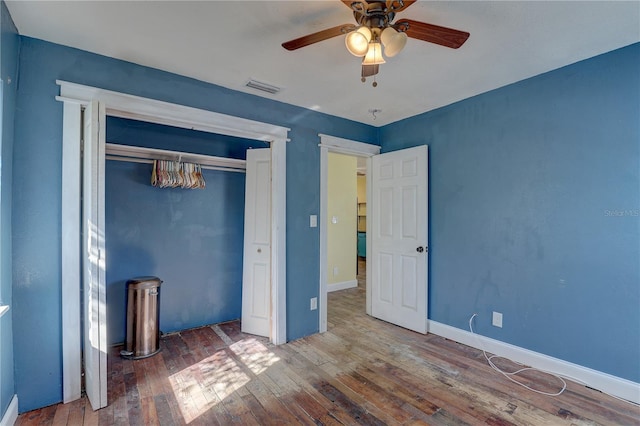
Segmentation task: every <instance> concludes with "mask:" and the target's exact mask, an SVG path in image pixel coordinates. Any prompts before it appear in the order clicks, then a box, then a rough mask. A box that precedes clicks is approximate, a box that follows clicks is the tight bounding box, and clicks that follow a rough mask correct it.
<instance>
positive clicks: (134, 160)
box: [104, 155, 246, 173]
mask: <svg viewBox="0 0 640 426" xmlns="http://www.w3.org/2000/svg"><path fill="white" fill-rule="evenodd" d="M104 158H105V159H106V160H111V161H124V162H127V163H141V164H153V160H148V159H146V158H134V157H119V156H117V155H105V157H104ZM200 167H201V168H203V169H206V170H221V171H223V172H237V173H246V170H244V169H234V168H231V167H217V166H203V165H202V164H201V165H200Z"/></svg>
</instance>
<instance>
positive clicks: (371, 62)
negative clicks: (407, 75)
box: [282, 0, 469, 87]
mask: <svg viewBox="0 0 640 426" xmlns="http://www.w3.org/2000/svg"><path fill="white" fill-rule="evenodd" d="M341 1H342V3H344V4H345V5H346V6H347V7H349V8H350V9H352V10H353V16H354V18H355V20H356V22H357V25H354V24H344V25H338V26H337V27H333V28H328V29H326V30H322V31H318V32H316V33H313V34H308V35H306V36H303V37H299V38H296V39H294V40H290V41H287V42H285V43H282V47H284V48H285V49H287V50H296V49H300V48H301V47H305V46H309V45H310V44H314V43H318V42H320V41H323V40H327V39H330V38H333V37H337V36H339V35H344V34H346V35H347V37H346V38H345V44H346V45H347V50H349V52H350V53H351V54H353V55H355V56H360V57H363V60H362V73H361V76H362V81H363V82H364V81H366V78H367V77H370V76H375V75H376V74H377V73H378V71H379V65H380V64H383V63H385V60H384V57H385V56H386V57H388V58H389V57H392V56H395V55H396V54H398V53H399V52H400V51H401V50H402V48H403V47H404V45H405V43H406V42H407V37H411V38H416V39H418V40H424V41H427V42H430V43H435V44H439V45H441V46H445V47H450V48H452V49H457V48H459V47H460V46H462V45H463V44H464V42H465V41H467V39H468V38H469V33H468V32H465V31H459V30H454V29H452V28H446V27H441V26H439V25H433V24H427V23H425V22H419V21H413V20H411V19H400V20H398V21H397V22H395V23H394V22H393V20H394V18H395V16H396V13H397V12H402V11H403V10H405V9H406V8H408V7H409V6H411V5H412V4H413V3H415V2H416V0H386V1H372V0H341ZM383 53H384V55H383ZM373 86H374V87H376V86H377V83H376V82H375V81H374V82H373Z"/></svg>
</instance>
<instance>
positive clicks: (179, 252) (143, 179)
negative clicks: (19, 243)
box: [105, 117, 267, 343]
mask: <svg viewBox="0 0 640 426" xmlns="http://www.w3.org/2000/svg"><path fill="white" fill-rule="evenodd" d="M107 141H109V142H116V143H122V144H127V145H137V146H147V147H152V148H161V149H171V150H174V151H182V152H192V153H200V154H208V155H218V156H225V157H235V158H245V157H246V154H245V153H246V149H248V148H249V147H262V148H264V147H266V146H267V144H265V143H263V142H258V141H245V140H240V139H238V138H227V137H222V136H221V135H212V134H210V133H203V132H196V131H192V130H185V129H178V128H175V127H168V126H159V125H153V124H149V123H143V122H139V121H131V120H123V119H116V118H112V117H109V118H108V120H107ZM242 149H244V150H242ZM151 169H152V166H151V165H150V164H139V163H123V162H119V161H107V168H106V188H105V190H106V191H105V192H106V211H105V216H106V229H105V235H106V244H107V247H106V249H107V318H108V321H109V324H108V327H107V338H108V341H109V343H120V342H123V341H124V339H125V327H126V324H125V311H126V280H128V279H131V278H133V277H136V276H143V275H154V276H157V277H160V278H161V279H162V280H163V283H162V285H161V298H160V329H161V330H162V331H163V332H172V331H178V330H184V329H186V328H192V327H196V326H201V325H206V324H215V323H219V322H224V321H229V320H233V319H237V318H240V314H241V305H242V303H241V302H242V250H243V228H244V185H245V176H244V174H242V173H234V172H222V171H214V170H203V175H204V178H205V180H206V188H205V189H204V190H190V189H181V188H164V189H160V188H154V187H153V186H151V184H150V177H151Z"/></svg>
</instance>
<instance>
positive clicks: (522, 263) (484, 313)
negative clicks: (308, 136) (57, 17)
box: [381, 44, 640, 382]
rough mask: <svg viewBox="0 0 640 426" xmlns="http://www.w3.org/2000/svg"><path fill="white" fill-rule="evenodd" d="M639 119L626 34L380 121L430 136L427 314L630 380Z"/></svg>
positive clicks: (389, 129)
mask: <svg viewBox="0 0 640 426" xmlns="http://www.w3.org/2000/svg"><path fill="white" fill-rule="evenodd" d="M639 117H640V44H635V45H632V46H630V47H627V48H624V49H620V50H617V51H614V52H611V53H608V54H605V55H602V56H599V57H596V58H593V59H589V60H586V61H583V62H580V63H577V64H574V65H571V66H567V67H565V68H562V69H559V70H556V71H553V72H550V73H547V74H543V75H540V76H537V77H534V78H531V79H528V80H525V81H522V82H519V83H516V84H513V85H510V86H507V87H504V88H501V89H498V90H494V91H492V92H489V93H485V94H483V95H480V96H476V97H474V98H471V99H467V100H464V101H462V102H459V103H456V104H453V105H450V106H447V107H445V108H442V109H439V110H436V111H432V112H429V113H426V114H422V115H420V116H416V117H413V118H409V119H406V120H403V121H400V122H397V123H394V124H391V125H388V126H386V127H384V128H383V129H381V141H382V148H383V151H392V150H396V149H400V148H405V147H410V146H415V145H421V144H428V145H429V150H430V153H429V157H430V165H429V167H430V168H429V177H430V193H429V196H430V198H429V205H430V215H429V216H430V217H429V229H430V244H429V246H430V248H431V250H429V252H430V268H429V270H430V277H429V278H430V280H429V284H430V299H429V300H430V304H429V305H430V306H429V311H430V314H429V317H430V318H431V319H432V320H435V321H438V322H441V323H445V324H448V325H451V326H454V327H458V328H461V329H465V330H466V329H468V325H467V321H468V319H469V317H470V316H471V315H472V314H473V313H474V312H477V313H478V314H479V316H478V317H477V323H476V325H477V331H478V332H479V333H481V334H483V335H487V336H490V337H493V338H495V339H498V340H501V341H504V342H508V343H511V344H514V345H517V346H521V347H524V348H528V349H531V350H534V351H537V352H541V353H544V354H547V355H551V356H554V357H557V358H560V359H563V360H567V361H570V362H574V363H576V364H580V365H583V366H587V367H590V368H593V369H596V370H599V371H603V372H607V373H610V374H613V375H615V376H619V377H623V378H626V379H629V380H633V381H635V382H639V381H640V217H639V216H640V119H639ZM494 310H495V311H499V312H502V313H503V314H504V326H503V328H502V329H500V328H495V327H492V326H491V312H492V311H494Z"/></svg>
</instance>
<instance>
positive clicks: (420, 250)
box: [416, 246, 424, 253]
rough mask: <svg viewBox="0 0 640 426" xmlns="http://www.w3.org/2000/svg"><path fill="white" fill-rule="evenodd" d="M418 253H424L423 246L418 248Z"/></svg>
mask: <svg viewBox="0 0 640 426" xmlns="http://www.w3.org/2000/svg"><path fill="white" fill-rule="evenodd" d="M416 251H417V252H418V253H422V252H423V251H424V249H423V248H422V246H418V248H417V249H416Z"/></svg>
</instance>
